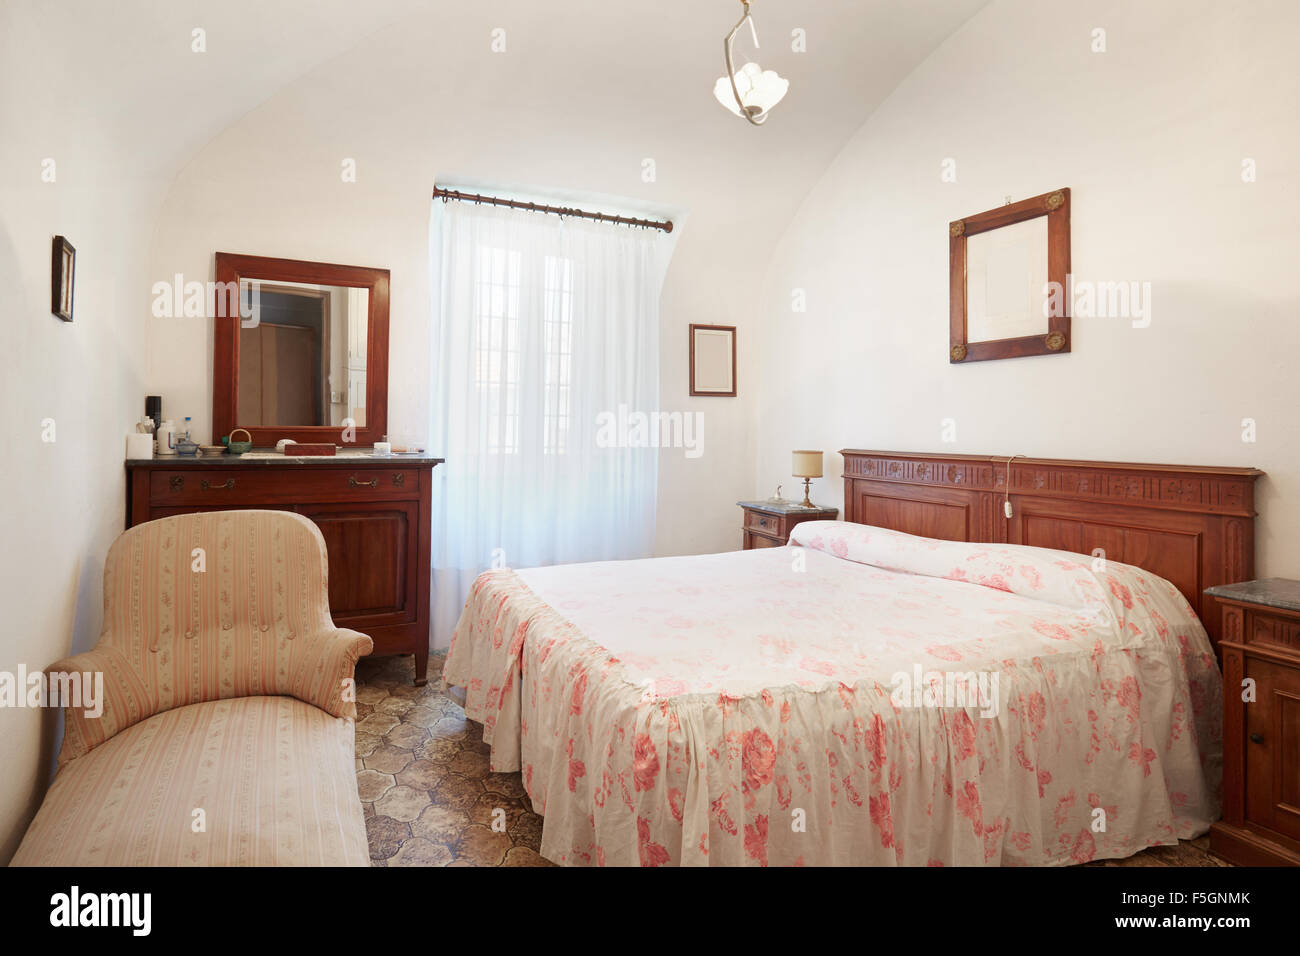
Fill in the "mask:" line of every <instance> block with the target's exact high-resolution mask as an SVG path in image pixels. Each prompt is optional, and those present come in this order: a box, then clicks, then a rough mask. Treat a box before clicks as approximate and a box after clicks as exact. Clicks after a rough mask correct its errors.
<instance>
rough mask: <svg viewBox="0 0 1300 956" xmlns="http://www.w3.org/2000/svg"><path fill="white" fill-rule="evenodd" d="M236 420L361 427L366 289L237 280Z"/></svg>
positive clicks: (367, 312)
mask: <svg viewBox="0 0 1300 956" xmlns="http://www.w3.org/2000/svg"><path fill="white" fill-rule="evenodd" d="M239 291H240V298H241V300H242V301H241V310H240V311H241V320H240V328H239V421H240V424H241V425H252V426H258V425H261V426H267V425H280V426H302V425H334V426H339V425H343V424H344V419H348V418H350V419H351V420H352V423H353V424H355V425H356V426H357V427H358V428H363V427H365V424H366V338H367V331H368V324H367V319H368V316H369V310H370V290H369V289H364V288H355V287H352V286H332V285H314V284H311V283H305V282H268V281H263V280H258V279H241V280H240V283H239Z"/></svg>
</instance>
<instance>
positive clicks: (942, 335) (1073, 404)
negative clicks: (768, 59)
mask: <svg viewBox="0 0 1300 956" xmlns="http://www.w3.org/2000/svg"><path fill="white" fill-rule="evenodd" d="M1247 11H1248V12H1247ZM1097 27H1101V28H1104V29H1105V31H1106V45H1107V51H1106V52H1105V53H1093V52H1091V50H1090V44H1091V42H1092V36H1091V32H1092V30H1093V29H1094V28H1097ZM1297 35H1300V6H1298V5H1297V4H1295V3H1294V2H1291V0H1259V2H1253V3H1250V4H1225V3H1218V2H1203V0H1201V2H1184V0H1179V2H1173V0H1168V2H1143V3H1131V2H1127V0H1114V2H1103V3H1090V4H1087V5H1080V4H1075V3H1066V2H1047V3H1044V2H1042V0H999V2H995V3H993V4H992V5H990V6H989V7H988V8H986V9H985V10H984V11H982V12H981V13H979V14H977V15H976V16H975V17H974V18H973V19H972V20H970V21H969V22H968V23H967V24H966V25H965V26H963V27H962V28H961V29H960V30H959V31H957V32H956V33H955V34H954V35H953V36H952V37H951V38H950V39H949V40H948V41H946V42H945V43H944V44H943V45H942V46H940V47H939V49H938V50H937V51H936V52H935V53H934V54H933V55H932V56H931V57H930V58H929V59H928V60H926V61H925V62H924V63H923V64H922V65H921V66H920V67H919V68H918V69H917V70H916V71H914V72H913V73H912V74H911V75H910V76H909V77H908V78H907V79H906V80H905V81H904V82H903V83H902V84H901V85H900V86H899V87H898V89H897V90H896V91H895V92H894V93H893V94H892V95H891V96H890V97H889V98H888V99H887V100H886V101H885V102H884V103H883V104H882V105H881V106H880V107H879V109H878V110H877V111H876V112H875V113H874V114H873V115H872V116H871V118H870V119H869V120H868V121H867V122H866V123H865V125H864V126H863V127H862V128H861V129H860V130H859V132H858V133H857V134H856V135H855V136H854V137H853V138H852V140H851V142H850V143H849V144H848V146H847V147H845V149H844V150H843V152H842V153H841V154H840V155H839V157H838V158H837V159H836V160H835V161H834V163H833V164H832V165H831V166H830V168H829V169H828V170H827V171H826V173H825V175H824V176H823V177H822V178H821V180H820V182H818V183H817V184H816V186H815V188H814V189H813V190H812V192H811V194H810V195H809V197H808V198H807V200H806V202H805V203H804V205H803V207H802V209H801V210H800V211H799V213H798V215H797V216H796V218H795V219H794V221H793V223H792V224H791V225H790V227H789V229H788V231H787V232H786V234H785V236H784V237H783V239H782V240H781V242H780V244H779V246H778V249H777V252H776V253H775V254H774V256H773V258H772V261H771V268H770V271H769V276H768V281H767V283H766V285H765V304H764V316H765V326H764V333H763V335H764V337H763V341H762V358H761V366H760V367H761V373H760V378H759V382H760V386H761V395H760V400H759V403H758V406H757V410H756V435H757V443H758V457H757V465H756V469H755V483H756V484H757V486H758V487H760V488H763V489H766V488H769V487H772V486H774V485H775V484H776V483H777V482H778V481H782V480H786V481H789V479H788V478H787V477H786V476H788V474H789V469H790V455H789V452H790V449H792V448H825V449H826V450H827V451H828V452H834V451H836V450H838V449H841V448H846V447H848V448H879V449H890V450H902V451H952V452H958V453H972V454H988V455H998V456H1006V455H1013V454H1018V455H1031V456H1044V457H1068V458H1095V459H1110V460H1122V461H1124V460H1126V461H1149V462H1170V463H1180V464H1207V465H1251V466H1257V467H1259V468H1262V469H1263V470H1265V471H1266V472H1267V473H1268V476H1267V477H1266V478H1264V479H1261V480H1260V482H1259V484H1258V486H1257V491H1258V497H1257V500H1258V503H1259V511H1260V520H1259V522H1258V524H1257V528H1258V550H1257V571H1258V572H1259V573H1260V574H1269V575H1291V576H1295V575H1297V574H1300V537H1298V536H1297V535H1296V534H1295V533H1294V531H1295V528H1296V526H1297V524H1298V523H1300V442H1297V441H1296V438H1295V415H1296V413H1297V411H1300V376H1297V375H1296V373H1295V370H1294V361H1295V357H1296V355H1297V354H1300V294H1298V293H1297V286H1296V280H1295V276H1296V271H1297V266H1296V262H1297V260H1300V241H1298V240H1297V231H1296V222H1297V218H1298V216H1297V214H1298V213H1300V201H1298V197H1297V191H1296V182H1297V174H1298V173H1300V124H1298V123H1297V121H1296V115H1297V114H1296V104H1297V102H1300V71H1297V70H1296V67H1295V51H1294V41H1295V37H1296V36H1297ZM949 157H951V158H953V159H955V160H956V168H957V181H956V182H955V183H945V182H942V181H941V179H940V171H941V163H942V162H943V160H944V159H945V158H949ZM1244 157H1251V158H1254V159H1255V161H1256V163H1257V169H1258V181H1257V182H1254V183H1251V184H1246V183H1243V182H1242V178H1241V170H1242V160H1243V158H1244ZM1063 186H1068V187H1069V188H1070V189H1071V191H1072V193H1071V199H1072V206H1073V208H1072V237H1071V238H1072V257H1073V272H1074V274H1075V276H1076V277H1078V278H1081V279H1092V280H1130V279H1133V280H1145V281H1150V282H1151V284H1152V307H1153V308H1152V315H1151V324H1150V326H1149V327H1148V328H1134V327H1132V323H1131V322H1130V321H1125V320H1122V319H1102V318H1081V317H1076V318H1075V319H1074V321H1073V352H1072V353H1070V354H1068V355H1060V356H1043V357H1033V358H1021V359H1011V360H1004V361H993V362H978V363H973V364H970V365H964V366H952V365H950V364H949V363H948V354H947V353H948V229H947V225H948V223H949V222H950V221H951V220H954V219H959V218H962V217H963V216H968V215H972V214H974V213H977V212H981V211H983V210H985V209H989V208H991V207H994V206H998V205H1001V204H1002V203H1003V202H1004V201H1005V198H1006V197H1007V196H1010V197H1011V198H1012V199H1013V200H1018V199H1024V198H1027V197H1029V196H1034V195H1038V194H1040V193H1044V192H1047V191H1049V190H1052V189H1056V188H1059V187H1063ZM796 288H800V289H804V290H806V296H807V302H808V311H807V312H806V314H795V313H793V312H792V311H791V294H792V293H791V290H792V289H796ZM946 418H951V419H954V420H955V423H956V437H957V440H956V442H954V443H951V444H945V443H944V442H943V441H942V438H941V431H940V430H941V422H942V420H943V419H946ZM1243 418H1253V419H1255V421H1256V422H1257V428H1258V441H1257V443H1255V444H1246V443H1243V441H1242V426H1241V422H1242V419H1243ZM841 466H842V460H841V459H840V457H839V456H838V455H834V454H830V455H828V457H827V462H826V474H827V476H828V477H827V478H825V479H822V480H821V481H819V482H817V483H816V484H817V486H818V487H817V489H816V494H815V497H816V499H817V500H818V501H819V502H822V503H827V504H836V505H839V504H842V492H843V488H842V482H841V481H840V479H839V475H840V473H841Z"/></svg>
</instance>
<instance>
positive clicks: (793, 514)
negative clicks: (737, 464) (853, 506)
mask: <svg viewBox="0 0 1300 956" xmlns="http://www.w3.org/2000/svg"><path fill="white" fill-rule="evenodd" d="M736 504H738V505H740V507H741V508H743V509H744V516H745V518H744V526H743V530H742V532H741V544H742V547H743V548H744V549H745V550H746V551H750V550H753V549H754V548H779V547H781V546H782V545H784V544H787V543H788V542H789V540H790V532H791V531H793V530H794V526H795V525H797V524H802V523H803V522H805V521H834V520H835V518H836V516H837V515H839V513H840V512H839V509H838V508H805V507H803V506H802V505H799V504H796V503H794V502H790V503H788V504H773V503H771V502H768V501H737V502H736Z"/></svg>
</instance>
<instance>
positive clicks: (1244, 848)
mask: <svg viewBox="0 0 1300 956" xmlns="http://www.w3.org/2000/svg"><path fill="white" fill-rule="evenodd" d="M1205 593H1206V594H1208V595H1209V596H1210V597H1213V598H1216V599H1217V600H1218V601H1219V604H1220V605H1221V608H1222V610H1221V613H1222V614H1223V631H1222V638H1221V640H1220V641H1219V648H1220V653H1221V655H1222V658H1223V819H1222V820H1220V821H1219V822H1218V823H1215V824H1214V825H1213V826H1211V827H1210V848H1211V849H1212V850H1213V851H1214V852H1215V853H1217V854H1218V855H1219V856H1221V857H1223V858H1224V859H1226V860H1230V861H1232V862H1233V863H1239V864H1242V865H1244V866H1283V865H1291V866H1296V865H1300V581H1291V580H1287V579H1285V578H1267V579H1264V580H1261V581H1245V582H1242V583H1241V584H1224V585H1219V586H1218V587H1212V588H1209V589H1207V590H1206V592H1205ZM1246 679H1252V680H1253V681H1254V683H1255V699H1254V701H1243V700H1242V695H1243V693H1244V691H1245V689H1244V688H1243V687H1242V682H1243V681H1244V680H1246Z"/></svg>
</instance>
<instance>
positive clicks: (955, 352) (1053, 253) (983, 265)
mask: <svg viewBox="0 0 1300 956" xmlns="http://www.w3.org/2000/svg"><path fill="white" fill-rule="evenodd" d="M995 230H998V231H997V232H996V233H995V232H994V231H995ZM1069 273H1070V190H1068V189H1057V190H1055V191H1054V192H1050V193H1043V195H1041V196H1035V197H1033V198H1032V199H1025V200H1022V201H1021V202H1017V203H1008V204H1007V205H1005V206H999V207H998V208H996V209H990V210H989V211H988V212H982V213H979V214H978V215H975V216H968V217H966V218H965V219H958V220H957V221H956V222H952V223H949V224H948V361H949V362H950V363H952V364H954V365H956V364H961V363H965V362H981V361H984V360H986V359H1003V358H1020V357H1022V356H1025V355H1057V354H1060V353H1063V352H1068V351H1070V302H1069V296H1068V291H1067V290H1068V289H1069V283H1068V276H1069Z"/></svg>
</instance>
